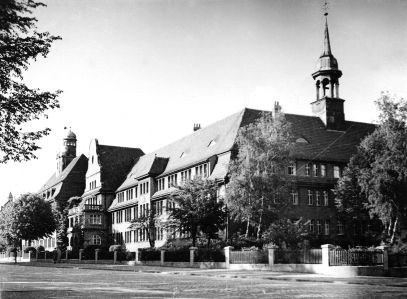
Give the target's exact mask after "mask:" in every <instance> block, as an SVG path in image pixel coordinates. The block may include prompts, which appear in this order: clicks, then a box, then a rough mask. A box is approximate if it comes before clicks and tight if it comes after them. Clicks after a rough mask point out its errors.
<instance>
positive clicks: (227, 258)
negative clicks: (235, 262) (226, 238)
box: [224, 246, 233, 269]
mask: <svg viewBox="0 0 407 299" xmlns="http://www.w3.org/2000/svg"><path fill="white" fill-rule="evenodd" d="M232 249H233V246H226V247H225V248H224V250H225V264H226V269H229V268H230V252H231V251H232Z"/></svg>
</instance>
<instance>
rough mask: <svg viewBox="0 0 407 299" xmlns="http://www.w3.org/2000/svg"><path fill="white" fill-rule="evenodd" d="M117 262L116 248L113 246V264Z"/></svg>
mask: <svg viewBox="0 0 407 299" xmlns="http://www.w3.org/2000/svg"><path fill="white" fill-rule="evenodd" d="M116 263H117V249H116V248H115V249H114V251H113V264H116Z"/></svg>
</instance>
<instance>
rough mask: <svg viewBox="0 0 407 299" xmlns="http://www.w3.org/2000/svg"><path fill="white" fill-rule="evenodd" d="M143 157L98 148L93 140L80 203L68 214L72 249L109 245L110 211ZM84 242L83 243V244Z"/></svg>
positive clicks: (122, 149) (117, 149)
mask: <svg viewBox="0 0 407 299" xmlns="http://www.w3.org/2000/svg"><path fill="white" fill-rule="evenodd" d="M142 155H144V153H143V151H142V150H141V149H139V148H128V147H119V146H109V145H102V144H99V142H98V140H97V139H93V140H92V141H91V142H90V145H89V160H88V166H87V172H86V178H84V180H83V182H84V185H86V187H85V188H84V192H83V193H81V194H80V195H79V196H80V200H79V202H77V203H73V206H72V208H71V209H70V210H69V212H68V219H69V227H68V239H69V246H70V247H69V248H71V249H72V248H78V247H82V246H87V245H101V244H106V243H110V242H111V241H109V240H108V235H109V229H110V222H109V219H110V217H108V215H107V209H108V208H109V206H110V205H111V203H112V201H113V199H114V198H115V191H116V190H117V188H118V187H119V186H120V184H121V183H122V182H123V181H124V179H125V178H126V174H127V173H128V172H129V170H130V169H131V167H132V166H133V165H134V163H135V161H136V160H137V159H139V157H140V156H142ZM81 238H82V240H81Z"/></svg>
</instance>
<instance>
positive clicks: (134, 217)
mask: <svg viewBox="0 0 407 299" xmlns="http://www.w3.org/2000/svg"><path fill="white" fill-rule="evenodd" d="M137 218H138V206H135V207H134V208H133V219H137Z"/></svg>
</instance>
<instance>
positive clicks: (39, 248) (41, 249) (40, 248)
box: [37, 245, 45, 252]
mask: <svg viewBox="0 0 407 299" xmlns="http://www.w3.org/2000/svg"><path fill="white" fill-rule="evenodd" d="M37 251H38V252H41V251H45V248H44V246H42V245H38V246H37Z"/></svg>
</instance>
